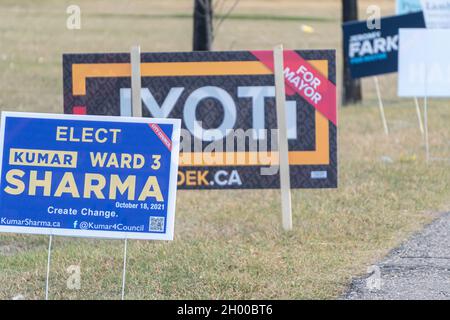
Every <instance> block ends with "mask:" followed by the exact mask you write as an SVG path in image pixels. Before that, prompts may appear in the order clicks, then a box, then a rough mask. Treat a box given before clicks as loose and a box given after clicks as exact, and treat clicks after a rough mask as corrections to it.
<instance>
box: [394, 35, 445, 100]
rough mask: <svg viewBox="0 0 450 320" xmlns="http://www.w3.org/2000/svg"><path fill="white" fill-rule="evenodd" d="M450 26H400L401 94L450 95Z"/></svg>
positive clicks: (410, 95)
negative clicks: (424, 27)
mask: <svg viewBox="0 0 450 320" xmlns="http://www.w3.org/2000/svg"><path fill="white" fill-rule="evenodd" d="M445 39H450V29H440V30H438V29H400V50H399V59H400V61H399V75H398V95H399V96H401V97H425V96H427V97H450V43H449V42H448V41H445Z"/></svg>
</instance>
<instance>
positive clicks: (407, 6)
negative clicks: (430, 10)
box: [395, 0, 422, 14]
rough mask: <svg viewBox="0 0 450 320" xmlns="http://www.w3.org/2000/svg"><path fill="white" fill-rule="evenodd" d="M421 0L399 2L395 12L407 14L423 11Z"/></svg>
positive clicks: (396, 4) (399, 0)
mask: <svg viewBox="0 0 450 320" xmlns="http://www.w3.org/2000/svg"><path fill="white" fill-rule="evenodd" d="M420 1H421V0H397V1H396V2H395V12H396V13H397V14H405V13H411V12H419V11H422V6H421V4H420Z"/></svg>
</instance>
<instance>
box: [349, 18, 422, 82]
mask: <svg viewBox="0 0 450 320" xmlns="http://www.w3.org/2000/svg"><path fill="white" fill-rule="evenodd" d="M369 25H370V26H372V24H370V23H369ZM342 27H343V32H344V42H343V45H344V57H345V58H346V59H347V61H348V65H349V66H350V73H351V76H352V78H362V77H368V76H375V75H379V74H385V73H390V72H397V70H398V45H399V29H400V28H425V21H424V18H423V13H422V12H416V13H409V14H403V15H398V16H390V17H384V18H381V20H380V29H376V28H373V29H370V28H369V26H368V23H367V21H351V22H347V23H344V24H343V26H342Z"/></svg>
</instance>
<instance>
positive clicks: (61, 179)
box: [0, 112, 180, 240]
mask: <svg viewBox="0 0 450 320" xmlns="http://www.w3.org/2000/svg"><path fill="white" fill-rule="evenodd" d="M179 134H180V120H173V119H150V118H123V117H121V118H119V117H98V116H70V115H50V114H27V113H14V112H3V113H2V128H1V136H0V144H1V147H0V150H1V167H0V169H1V176H0V177H1V184H0V188H1V190H0V232H19V233H36V234H53V235H66V236H82V237H105V238H121V239H124V238H129V239H155V240H156V239H158V240H171V239H173V227H174V215H175V197H176V178H177V170H178V151H179Z"/></svg>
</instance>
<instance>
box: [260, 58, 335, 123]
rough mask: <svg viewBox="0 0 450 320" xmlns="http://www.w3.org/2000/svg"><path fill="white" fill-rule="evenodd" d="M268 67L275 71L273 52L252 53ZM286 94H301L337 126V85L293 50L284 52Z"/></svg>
mask: <svg viewBox="0 0 450 320" xmlns="http://www.w3.org/2000/svg"><path fill="white" fill-rule="evenodd" d="M251 53H252V54H253V55H254V56H255V57H256V58H258V60H259V61H261V62H262V63H263V64H264V65H265V66H266V67H268V68H269V69H270V70H272V71H274V62H273V52H272V51H251ZM283 57H284V70H283V71H284V80H285V83H286V94H287V95H293V94H295V93H297V94H299V95H300V96H301V97H302V98H304V99H305V100H306V101H307V102H308V103H309V104H311V105H312V106H313V107H314V108H316V109H317V110H318V111H319V112H320V113H321V114H323V115H324V116H325V117H326V118H327V119H328V120H330V121H331V122H333V123H334V124H335V125H337V118H336V85H335V84H334V83H332V82H331V81H330V80H328V79H327V78H326V77H325V76H324V75H323V74H322V73H320V72H319V71H318V70H317V69H315V68H314V67H313V66H312V65H311V64H310V63H308V62H307V61H306V60H305V59H303V58H302V57H301V56H300V55H299V54H298V53H296V52H295V51H292V50H286V51H284V52H283Z"/></svg>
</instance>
